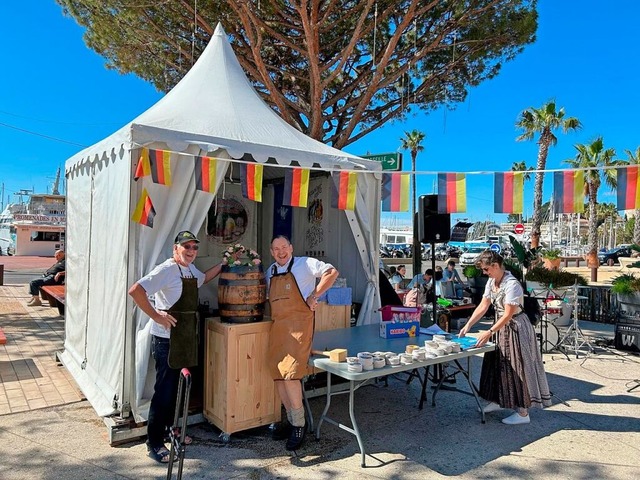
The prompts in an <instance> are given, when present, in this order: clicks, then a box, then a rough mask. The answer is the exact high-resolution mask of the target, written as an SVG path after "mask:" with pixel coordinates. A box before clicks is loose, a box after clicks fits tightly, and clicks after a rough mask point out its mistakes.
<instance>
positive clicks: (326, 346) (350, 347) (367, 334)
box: [309, 324, 495, 381]
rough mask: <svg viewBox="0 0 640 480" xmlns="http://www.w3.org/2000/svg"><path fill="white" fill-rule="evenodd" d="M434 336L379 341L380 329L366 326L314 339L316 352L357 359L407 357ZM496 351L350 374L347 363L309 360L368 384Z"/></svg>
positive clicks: (477, 351) (319, 334) (483, 349)
mask: <svg viewBox="0 0 640 480" xmlns="http://www.w3.org/2000/svg"><path fill="white" fill-rule="evenodd" d="M430 339H431V335H419V336H417V337H402V338H389V339H388V338H382V337H380V325H379V324H373V325H363V326H359V327H351V328H340V329H336V330H326V331H322V332H316V333H315V334H314V338H313V349H314V350H332V349H334V348H346V349H347V352H348V355H349V356H352V357H355V356H356V355H357V353H358V352H395V353H404V352H405V347H406V346H407V345H420V346H421V347H422V346H424V341H425V340H430ZM494 349H495V344H493V343H487V344H486V345H484V346H482V347H479V348H471V349H467V350H464V351H462V352H459V353H450V354H448V355H444V356H442V357H436V358H428V359H426V360H424V361H422V362H413V363H411V364H409V365H393V366H391V365H385V366H384V367H383V368H377V369H374V370H366V371H363V372H361V373H355V372H349V371H348V369H347V363H346V362H340V363H338V362H332V361H331V360H329V358H327V357H325V356H318V355H314V356H311V358H309V365H311V366H313V367H316V368H319V369H321V370H324V371H326V372H330V373H332V374H335V375H338V376H340V377H342V378H345V379H347V380H358V381H362V380H367V379H369V378H376V377H382V376H385V375H392V374H394V373H398V372H404V371H406V370H413V369H415V368H421V367H427V366H429V365H437V364H438V363H443V362H451V361H454V360H458V359H461V358H466V357H469V356H471V355H478V354H480V353H484V352H490V351H492V350H494Z"/></svg>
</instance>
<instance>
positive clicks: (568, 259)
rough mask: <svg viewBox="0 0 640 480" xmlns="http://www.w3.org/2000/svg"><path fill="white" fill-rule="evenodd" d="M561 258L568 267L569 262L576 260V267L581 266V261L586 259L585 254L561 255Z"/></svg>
mask: <svg viewBox="0 0 640 480" xmlns="http://www.w3.org/2000/svg"><path fill="white" fill-rule="evenodd" d="M560 260H562V263H563V265H564V267H565V268H567V267H568V266H569V262H576V267H577V268H579V267H580V262H582V261H583V260H584V257H583V256H579V255H570V256H566V257H564V256H563V257H560Z"/></svg>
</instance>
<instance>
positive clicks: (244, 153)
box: [62, 26, 381, 419]
mask: <svg viewBox="0 0 640 480" xmlns="http://www.w3.org/2000/svg"><path fill="white" fill-rule="evenodd" d="M142 147H148V148H152V149H159V150H167V151H170V152H171V163H172V183H171V186H164V185H157V184H154V183H152V182H150V180H148V179H141V180H139V181H137V182H135V181H133V173H134V172H135V167H136V163H137V161H138V158H139V155H140V149H141V148H142ZM205 154H206V155H209V156H213V157H216V158H218V159H227V161H225V160H220V161H219V163H223V164H227V163H229V162H231V161H232V159H240V158H243V160H247V158H248V159H249V160H251V159H253V160H255V161H257V162H261V163H267V164H268V165H276V166H288V165H292V164H293V165H300V166H305V167H316V168H321V169H322V170H324V171H333V170H341V169H348V170H357V171H359V172H362V173H361V174H359V175H358V189H357V199H356V209H355V211H353V212H349V211H347V212H345V216H344V217H346V221H347V222H348V225H349V228H350V230H351V232H352V233H353V236H352V238H351V239H347V238H341V239H340V242H336V243H349V242H350V243H352V244H353V245H354V247H353V249H352V251H353V254H351V257H352V258H353V259H354V260H353V265H354V268H353V270H356V267H355V265H358V266H360V271H358V272H356V273H355V274H357V275H358V277H359V278H360V279H361V281H362V283H363V284H364V285H365V288H363V289H362V291H363V293H362V299H361V301H362V304H363V306H362V309H361V314H360V317H359V322H360V323H368V322H371V321H376V320H377V318H378V317H377V316H376V314H375V312H376V311H377V308H378V307H379V304H380V301H379V295H378V287H377V282H378V270H377V265H378V264H377V255H378V252H377V241H378V235H377V232H378V230H379V210H380V180H379V178H380V177H379V173H376V172H379V171H380V168H381V167H380V164H378V163H376V162H371V161H367V160H363V159H361V158H358V157H356V156H353V155H350V154H347V153H344V152H342V151H339V150H337V149H334V148H332V147H329V146H327V145H324V144H322V143H320V142H317V141H315V140H313V139H311V138H309V137H307V136H305V135H304V134H302V133H301V132H299V131H298V130H296V129H295V128H293V127H291V126H290V125H288V124H287V123H286V122H284V121H283V120H282V119H281V118H280V117H279V116H278V115H277V114H276V113H275V112H274V111H273V110H272V109H271V108H270V107H269V106H268V105H266V104H265V103H264V102H263V101H262V99H261V98H260V97H259V95H258V94H257V93H256V91H255V90H254V89H253V88H252V86H251V84H250V83H249V81H248V80H247V78H246V76H245V75H244V72H243V71H242V69H241V67H240V64H239V63H238V61H237V59H236V57H235V55H234V53H233V51H232V49H231V46H230V45H229V43H228V41H227V38H226V35H225V33H224V31H223V29H222V27H221V26H218V27H217V28H216V31H215V33H214V35H213V37H212V39H211V42H210V43H209V45H208V46H207V48H206V49H205V51H204V52H203V53H202V55H201V57H200V58H199V59H198V61H197V62H196V64H195V65H194V66H193V68H192V69H191V70H190V71H189V72H188V73H187V75H185V77H184V78H183V79H182V80H181V81H180V83H179V84H178V85H176V86H175V87H174V88H173V89H172V90H171V91H170V92H169V93H168V94H167V95H166V96H165V97H164V98H162V99H161V100H160V101H158V103H156V104H155V105H154V106H152V107H151V108H150V109H149V110H147V111H146V112H144V113H143V114H142V115H140V116H139V117H137V118H136V119H135V120H133V121H132V122H131V123H129V124H127V125H126V126H124V127H123V128H121V129H120V130H118V131H117V132H115V133H114V134H112V135H111V136H109V137H107V138H106V139H104V140H102V141H100V142H98V143H97V144H95V145H93V146H92V147H89V148H87V149H85V150H83V151H81V152H79V153H78V154H76V155H75V156H73V157H71V158H70V159H68V160H67V163H66V173H67V178H68V187H67V192H68V200H67V208H68V217H67V218H68V225H67V299H68V300H67V311H66V338H65V350H64V352H63V354H62V360H63V362H64V364H65V366H66V367H67V368H68V369H69V371H70V372H71V373H72V375H73V376H74V378H75V379H76V381H77V382H78V384H79V386H80V388H81V389H82V390H83V392H84V394H85V395H86V397H87V399H88V400H89V401H90V402H91V404H92V405H93V407H94V408H95V409H96V411H97V412H98V414H99V415H102V416H105V415H110V414H113V413H117V412H120V413H121V414H126V413H127V412H128V411H129V409H130V410H131V411H132V412H133V414H134V415H135V416H136V418H137V419H146V411H147V408H148V405H147V403H148V399H145V398H144V395H143V393H144V388H145V383H147V380H148V378H147V373H148V363H149V362H148V361H149V335H148V328H149V320H148V318H146V317H145V316H144V315H142V314H141V312H139V311H138V310H137V309H134V305H133V303H132V301H131V300H130V298H129V296H128V295H127V290H128V288H129V286H130V285H131V284H133V283H134V282H135V281H136V280H137V279H138V278H140V277H141V276H142V275H144V274H145V273H147V272H149V271H150V270H151V269H152V268H153V267H154V266H155V265H156V264H158V263H160V262H162V261H163V260H165V259H166V258H168V257H169V256H170V254H171V244H172V241H173V237H174V236H175V233H176V232H177V231H179V230H183V229H187V230H191V231H194V232H198V231H199V230H200V228H201V227H202V225H203V223H204V221H205V218H206V215H207V211H208V209H209V206H210V205H211V202H212V199H213V195H211V194H209V193H206V192H202V191H198V190H196V189H195V186H194V182H193V176H194V162H193V155H205ZM280 170H282V168H280ZM225 171H226V168H225V169H221V170H218V175H217V178H216V189H217V188H218V187H220V185H221V184H222V182H223V181H224V175H225ZM143 185H144V188H146V189H147V191H148V192H149V195H150V197H151V198H152V201H153V204H154V206H155V209H156V212H157V213H158V214H157V216H156V219H155V224H154V228H149V227H146V226H141V225H139V224H137V223H135V222H133V221H131V214H132V212H133V209H134V208H135V205H136V202H137V200H138V198H139V197H140V195H141V192H142V188H143ZM341 260H342V258H341ZM356 260H357V261H356ZM345 270H346V269H345Z"/></svg>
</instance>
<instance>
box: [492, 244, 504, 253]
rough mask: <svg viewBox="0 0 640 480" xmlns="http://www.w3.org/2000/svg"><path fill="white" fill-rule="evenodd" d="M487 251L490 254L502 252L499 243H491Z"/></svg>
mask: <svg viewBox="0 0 640 480" xmlns="http://www.w3.org/2000/svg"><path fill="white" fill-rule="evenodd" d="M489 249H490V250H491V251H492V252H496V253H500V252H501V251H502V247H501V246H500V244H499V243H492V244H491V246H490V247H489Z"/></svg>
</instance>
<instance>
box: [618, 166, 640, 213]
mask: <svg viewBox="0 0 640 480" xmlns="http://www.w3.org/2000/svg"><path fill="white" fill-rule="evenodd" d="M616 171H617V175H618V176H617V184H618V187H617V188H618V210H635V209H636V208H640V181H639V180H640V167H639V166H638V165H631V166H628V167H622V168H616ZM637 221H640V220H637Z"/></svg>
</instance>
